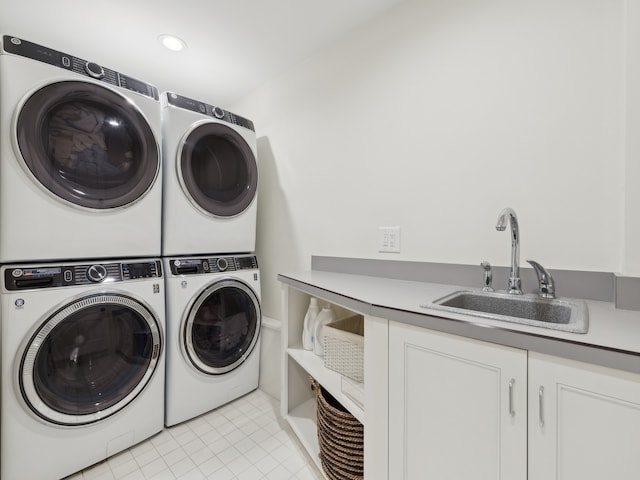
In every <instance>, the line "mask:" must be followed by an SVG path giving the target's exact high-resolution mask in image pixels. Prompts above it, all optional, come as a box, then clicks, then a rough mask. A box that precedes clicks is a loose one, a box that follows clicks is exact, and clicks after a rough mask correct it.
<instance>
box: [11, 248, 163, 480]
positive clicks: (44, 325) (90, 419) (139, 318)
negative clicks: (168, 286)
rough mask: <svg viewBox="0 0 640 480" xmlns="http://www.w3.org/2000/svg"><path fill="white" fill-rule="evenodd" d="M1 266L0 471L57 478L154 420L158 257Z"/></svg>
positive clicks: (154, 424) (159, 362)
mask: <svg viewBox="0 0 640 480" xmlns="http://www.w3.org/2000/svg"><path fill="white" fill-rule="evenodd" d="M0 273H1V278H2V290H1V293H0V308H1V314H2V320H1V322H2V323H1V324H2V340H1V346H2V350H1V353H0V355H1V359H2V363H1V365H2V367H1V368H2V385H1V386H0V388H1V398H0V400H1V402H0V418H1V420H0V421H1V424H2V429H1V433H0V436H1V438H0V476H1V478H2V479H3V480H23V479H29V480H57V479H60V478H63V477H65V476H67V475H69V474H72V473H74V472H76V471H78V470H81V469H83V468H85V467H87V466H89V465H92V464H94V463H96V462H98V461H100V460H103V459H104V458H106V457H108V456H110V455H113V454H115V453H117V452H119V451H121V450H123V449H125V448H128V447H130V446H131V445H134V444H136V443H138V442H140V441H141V440H144V439H145V438H148V437H150V436H151V435H154V434H155V433H157V432H159V431H160V430H162V428H163V424H164V324H165V316H164V313H165V306H164V285H163V281H162V280H163V279H162V264H161V261H160V260H158V259H153V260H149V259H143V260H126V261H109V262H108V263H94V264H90V263H57V264H53V263H47V264H23V265H11V266H3V267H2V268H1V269H0Z"/></svg>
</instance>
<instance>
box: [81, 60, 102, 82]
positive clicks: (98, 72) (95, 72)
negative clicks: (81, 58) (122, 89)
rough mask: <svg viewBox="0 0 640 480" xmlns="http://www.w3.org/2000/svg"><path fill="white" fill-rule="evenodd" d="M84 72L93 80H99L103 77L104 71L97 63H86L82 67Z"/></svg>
mask: <svg viewBox="0 0 640 480" xmlns="http://www.w3.org/2000/svg"><path fill="white" fill-rule="evenodd" d="M84 69H85V70H86V72H87V73H88V74H89V75H90V76H91V77H93V78H97V79H98V80H100V79H101V78H103V77H104V69H103V68H102V67H101V66H100V65H98V64H97V63H93V62H87V63H86V64H85V66H84Z"/></svg>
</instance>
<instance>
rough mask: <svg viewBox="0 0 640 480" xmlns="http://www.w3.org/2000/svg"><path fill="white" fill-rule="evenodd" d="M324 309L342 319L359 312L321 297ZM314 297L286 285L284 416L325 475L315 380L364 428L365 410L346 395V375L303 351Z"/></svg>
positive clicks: (311, 352)
mask: <svg viewBox="0 0 640 480" xmlns="http://www.w3.org/2000/svg"><path fill="white" fill-rule="evenodd" d="M317 298H318V302H319V304H320V305H321V306H323V305H325V304H330V305H331V307H332V308H333V309H334V311H335V312H336V316H337V318H338V319H342V318H346V317H349V316H351V315H353V314H354V313H356V312H353V311H352V310H349V309H346V308H344V307H342V306H340V305H337V304H335V303H332V302H328V301H326V300H324V299H323V298H321V297H317ZM310 299H311V295H310V294H309V293H307V292H303V291H301V290H298V289H296V288H294V287H291V286H288V285H282V315H283V328H282V347H283V357H282V361H283V365H282V368H283V371H282V379H283V382H282V390H281V395H280V399H281V413H282V416H283V418H285V419H286V420H287V422H288V423H289V425H290V426H291V428H292V430H293V431H294V433H295V434H296V435H297V437H298V438H299V440H300V442H301V443H302V445H303V446H304V447H305V449H306V450H307V452H308V453H309V455H310V457H311V458H312V459H313V460H314V461H315V462H316V464H317V465H318V467H319V469H320V470H321V471H322V467H321V465H320V459H319V457H318V453H319V446H318V437H317V428H316V400H315V393H314V392H313V391H312V390H311V380H310V377H313V378H314V379H315V380H316V381H317V382H318V383H319V384H320V385H322V387H324V388H325V390H327V391H328V392H329V393H330V394H331V395H333V397H334V398H335V399H336V400H337V401H338V402H340V403H341V404H342V405H343V406H344V407H345V408H346V409H347V410H348V411H349V412H350V413H351V414H352V415H353V416H354V417H355V418H357V419H358V421H359V422H361V423H362V424H363V425H364V423H365V421H364V409H363V408H361V407H360V405H358V404H357V403H356V402H354V401H353V400H352V399H351V398H349V397H348V396H347V395H345V394H344V392H343V389H342V375H341V374H339V373H338V372H335V371H333V370H330V369H328V368H326V367H325V366H324V359H323V358H322V357H319V356H318V355H315V354H314V353H313V351H309V350H304V349H303V348H302V330H303V322H304V316H305V313H306V311H307V308H308V306H309V300H310Z"/></svg>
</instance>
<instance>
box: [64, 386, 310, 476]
mask: <svg viewBox="0 0 640 480" xmlns="http://www.w3.org/2000/svg"><path fill="white" fill-rule="evenodd" d="M174 479H180V480H204V479H207V480H322V479H323V476H322V475H321V474H320V472H319V471H318V470H317V468H316V466H315V465H314V464H313V462H312V461H311V459H310V458H309V456H308V455H307V453H306V451H305V450H304V448H303V447H302V446H301V445H300V444H299V442H298V440H297V439H296V437H295V435H294V434H293V433H292V431H291V429H290V428H289V426H288V425H287V424H286V422H285V421H284V420H282V418H281V417H280V415H279V403H278V401H277V400H275V399H274V398H272V397H271V396H269V395H267V394H266V393H264V392H262V391H261V390H256V391H254V392H252V393H249V394H248V395H245V396H244V397H242V398H239V399H237V400H235V401H233V402H231V403H229V404H227V405H224V406H222V407H220V408H217V409H216V410H213V411H211V412H209V413H206V414H204V415H201V416H199V417H197V418H194V419H192V420H189V421H187V422H184V423H182V424H180V425H176V426H173V427H170V428H165V429H164V430H163V431H162V432H160V433H159V434H157V435H155V436H154V437H151V438H150V439H148V440H146V441H144V442H142V443H140V444H138V445H136V446H134V447H131V448H130V449H128V450H125V451H124V452H122V453H119V454H118V455H115V456H113V457H111V458H109V459H107V460H105V461H103V462H100V463H98V464H96V465H94V466H92V467H90V468H87V469H85V470H83V471H82V472H79V473H77V474H75V475H71V476H70V477H67V479H65V480H174Z"/></svg>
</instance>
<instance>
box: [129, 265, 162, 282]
mask: <svg viewBox="0 0 640 480" xmlns="http://www.w3.org/2000/svg"><path fill="white" fill-rule="evenodd" d="M122 273H123V274H124V276H125V277H126V278H129V279H136V278H151V277H159V276H160V275H159V272H158V268H157V266H156V264H155V263H154V262H140V263H124V264H122Z"/></svg>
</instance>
